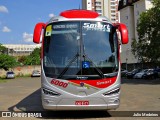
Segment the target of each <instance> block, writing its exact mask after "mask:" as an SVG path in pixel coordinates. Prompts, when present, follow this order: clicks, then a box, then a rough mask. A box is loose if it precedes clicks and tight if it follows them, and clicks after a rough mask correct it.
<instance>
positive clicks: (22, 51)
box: [3, 44, 41, 56]
mask: <svg viewBox="0 0 160 120" xmlns="http://www.w3.org/2000/svg"><path fill="white" fill-rule="evenodd" d="M3 46H4V47H6V48H7V54H9V55H11V56H25V55H30V54H31V53H32V52H33V50H34V49H35V48H40V47H41V44H35V45H25V44H3Z"/></svg>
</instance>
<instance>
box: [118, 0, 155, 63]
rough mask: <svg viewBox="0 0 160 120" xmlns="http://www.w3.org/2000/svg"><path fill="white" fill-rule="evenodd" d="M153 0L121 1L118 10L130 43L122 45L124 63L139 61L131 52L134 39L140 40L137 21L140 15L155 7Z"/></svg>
mask: <svg viewBox="0 0 160 120" xmlns="http://www.w3.org/2000/svg"><path fill="white" fill-rule="evenodd" d="M151 1H152V0H120V1H119V7H118V10H119V11H120V22H121V23H124V24H125V25H126V26H127V28H128V33H129V43H128V44H127V45H122V50H121V60H122V63H137V62H138V59H136V58H135V56H134V55H133V54H132V52H131V43H132V41H133V40H134V39H136V40H138V35H137V31H136V27H137V21H138V19H139V17H140V14H141V13H142V12H144V11H146V10H148V9H150V8H151V7H153V5H152V3H151Z"/></svg>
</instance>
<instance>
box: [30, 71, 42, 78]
mask: <svg viewBox="0 0 160 120" xmlns="http://www.w3.org/2000/svg"><path fill="white" fill-rule="evenodd" d="M40 76H41V72H40V71H39V70H33V72H32V75H31V77H40Z"/></svg>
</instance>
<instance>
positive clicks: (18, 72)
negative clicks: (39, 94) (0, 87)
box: [0, 65, 41, 77]
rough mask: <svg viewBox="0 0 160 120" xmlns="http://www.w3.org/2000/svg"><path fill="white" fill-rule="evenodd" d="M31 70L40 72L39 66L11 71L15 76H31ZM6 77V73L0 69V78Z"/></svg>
mask: <svg viewBox="0 0 160 120" xmlns="http://www.w3.org/2000/svg"><path fill="white" fill-rule="evenodd" d="M33 70H39V71H41V66H40V65H39V66H38V65H37V66H36V65H35V66H18V67H15V68H13V69H12V71H13V72H14V73H15V74H16V76H22V75H31V74H32V71H33ZM5 75H6V71H5V70H3V69H0V77H4V76H5Z"/></svg>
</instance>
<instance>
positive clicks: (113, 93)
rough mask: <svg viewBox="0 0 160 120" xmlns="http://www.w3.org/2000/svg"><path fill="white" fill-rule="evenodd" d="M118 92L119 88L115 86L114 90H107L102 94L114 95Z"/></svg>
mask: <svg viewBox="0 0 160 120" xmlns="http://www.w3.org/2000/svg"><path fill="white" fill-rule="evenodd" d="M119 92H120V88H116V89H114V90H111V91H109V92H106V93H103V95H104V96H106V95H115V94H118V93H119Z"/></svg>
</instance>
